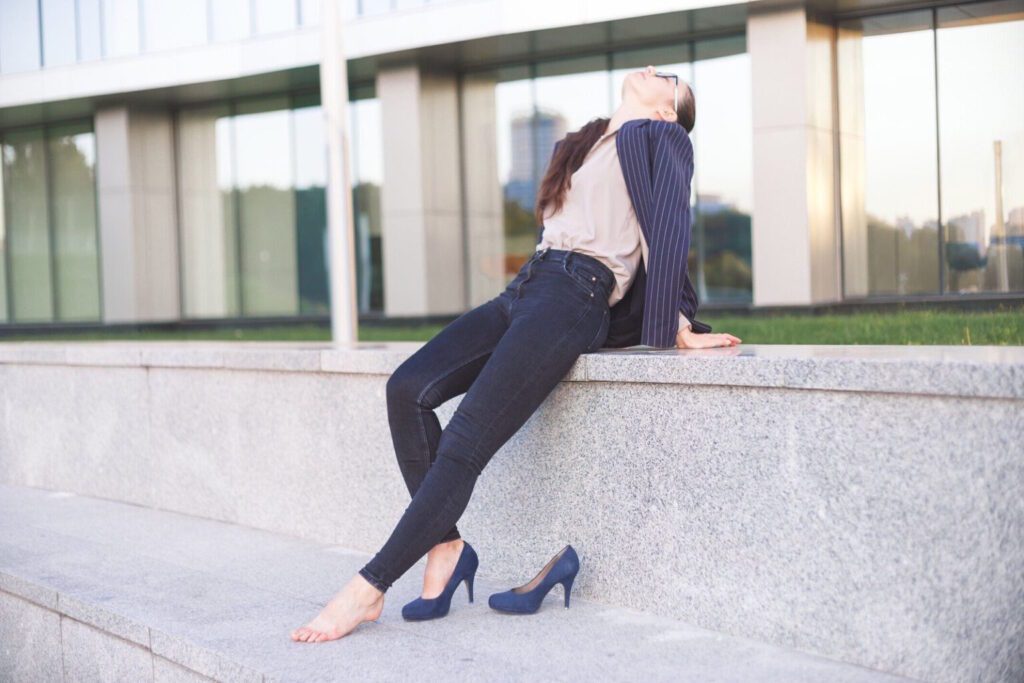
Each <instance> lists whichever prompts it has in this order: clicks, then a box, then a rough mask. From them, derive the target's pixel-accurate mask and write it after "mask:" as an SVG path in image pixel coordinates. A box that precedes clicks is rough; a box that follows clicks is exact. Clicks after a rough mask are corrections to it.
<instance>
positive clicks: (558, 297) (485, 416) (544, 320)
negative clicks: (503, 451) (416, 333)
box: [359, 277, 607, 591]
mask: <svg viewBox="0 0 1024 683" xmlns="http://www.w3.org/2000/svg"><path fill="white" fill-rule="evenodd" d="M574 287H575V288H578V285H576V284H574V283H572V282H570V281H569V280H568V279H567V278H564V277H563V278H553V277H552V278H549V279H548V281H547V282H546V283H545V285H544V288H543V289H539V290H534V291H537V292H538V293H537V294H535V295H533V296H530V297H527V298H521V299H518V300H517V301H516V302H515V307H514V309H513V311H514V313H513V317H512V320H511V324H510V325H509V327H508V330H507V331H505V333H504V334H503V335H502V336H501V338H500V340H499V341H498V343H497V345H496V346H495V347H494V349H493V351H492V352H491V353H490V357H489V358H488V359H487V362H486V363H485V364H484V365H483V368H482V369H481V370H480V373H479V375H478V376H477V378H476V379H475V381H473V382H472V385H471V386H470V388H469V391H468V392H467V393H466V395H465V396H464V397H463V399H462V401H461V403H460V404H459V406H458V408H457V409H456V411H455V413H454V414H453V415H452V418H451V420H450V421H449V423H448V425H446V427H445V428H444V430H443V431H442V432H441V434H440V439H439V442H438V446H437V451H436V459H435V461H434V463H433V465H431V466H430V467H429V469H428V470H427V473H426V476H425V477H424V478H423V480H422V482H421V483H420V484H419V487H418V489H417V491H416V493H415V495H414V496H413V499H412V501H411V502H410V503H409V505H408V507H407V508H406V510H405V512H404V514H403V515H402V517H401V519H400V520H399V521H398V525H397V526H396V527H395V529H394V531H393V532H392V533H391V536H390V537H389V538H388V540H387V541H386V542H385V544H384V546H383V547H382V548H381V549H380V551H379V552H378V553H377V554H376V555H375V556H374V557H373V558H372V559H371V560H370V561H369V562H368V563H367V564H366V565H365V566H363V567H362V568H361V569H360V570H359V573H360V575H362V576H363V578H365V579H366V580H367V581H368V582H370V583H371V584H372V585H374V586H376V587H377V588H378V589H379V590H382V591H387V589H388V588H390V586H391V585H392V584H393V583H394V582H395V581H396V580H397V579H398V578H399V577H400V576H402V575H403V574H404V573H405V572H406V571H408V569H409V568H410V567H412V565H414V564H415V563H416V562H417V561H418V560H419V559H420V558H421V557H423V555H424V554H425V553H427V551H429V550H430V549H431V547H433V546H434V545H435V544H436V543H438V541H439V540H440V539H442V538H443V537H444V536H445V535H446V534H447V533H449V530H451V529H452V528H453V527H454V526H455V523H456V521H458V519H459V517H460V516H461V515H462V513H463V511H464V510H465V508H466V506H467V504H468V502H469V499H470V497H471V495H472V492H473V488H474V486H475V484H476V480H477V478H478V477H479V475H480V474H481V473H482V471H483V468H484V467H485V466H486V465H487V463H488V462H489V461H490V459H491V457H492V456H493V455H494V454H495V453H496V452H497V450H498V449H499V448H500V447H501V446H502V445H503V444H504V443H505V442H506V441H508V439H509V438H511V436H512V435H513V434H514V433H515V432H516V431H518V430H519V428H520V427H521V426H522V425H523V424H524V423H525V422H526V421H527V420H528V419H529V417H530V416H531V415H532V414H533V412H534V411H535V410H536V409H537V408H538V407H539V406H540V404H541V403H542V402H543V401H544V399H545V398H546V397H547V396H548V394H549V393H550V392H551V391H552V390H553V389H554V388H555V387H556V386H557V385H558V383H559V382H560V381H561V380H562V378H563V377H565V375H566V374H567V373H568V372H569V370H570V369H571V368H572V366H573V365H574V364H575V363H576V360H577V358H579V355H580V354H581V353H583V352H584V351H585V350H587V348H588V346H589V345H590V344H592V343H593V341H594V339H595V333H596V332H598V331H599V330H601V329H602V328H601V326H602V323H603V320H604V316H605V313H606V310H603V309H602V308H601V306H600V304H598V303H594V302H593V301H592V300H590V299H589V298H588V297H586V296H579V290H578V289H577V290H575V293H574V290H572V289H571V288H574ZM541 292H543V293H541ZM606 308H607V307H605V309H606ZM471 356H472V354H466V355H465V357H466V358H469V357H471ZM427 394H429V391H428V392H427Z"/></svg>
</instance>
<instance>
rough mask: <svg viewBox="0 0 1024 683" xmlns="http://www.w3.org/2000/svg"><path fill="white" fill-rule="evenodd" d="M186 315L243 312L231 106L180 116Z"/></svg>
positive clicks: (180, 208) (179, 152)
mask: <svg viewBox="0 0 1024 683" xmlns="http://www.w3.org/2000/svg"><path fill="white" fill-rule="evenodd" d="M177 137H178V187H179V193H180V195H179V197H180V199H179V201H180V205H179V210H180V213H181V237H182V246H181V248H182V259H181V261H182V280H183V282H184V291H185V315H186V317H189V318H220V317H235V316H238V315H239V308H238V268H237V265H236V264H237V253H236V249H237V241H236V238H235V236H236V222H235V202H234V180H233V175H234V174H233V169H232V154H231V149H232V130H231V118H230V116H229V112H228V108H227V106H217V107H204V108H201V109H183V110H182V111H181V112H180V113H179V115H178V136H177Z"/></svg>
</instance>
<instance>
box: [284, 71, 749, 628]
mask: <svg viewBox="0 0 1024 683" xmlns="http://www.w3.org/2000/svg"><path fill="white" fill-rule="evenodd" d="M657 73H658V72H656V71H655V70H654V67H653V66H648V67H647V68H646V69H645V70H641V71H636V72H633V73H630V74H629V75H628V76H627V77H626V79H625V82H624V83H623V86H622V103H621V105H620V106H619V108H618V109H617V110H616V111H615V113H614V114H613V115H612V117H611V118H610V119H594V120H592V121H591V122H589V123H588V124H586V125H585V126H583V127H582V128H581V129H580V130H579V131H577V132H575V133H570V134H568V135H567V136H566V138H565V140H562V141H560V142H559V143H558V144H557V145H556V147H555V152H554V154H553V155H552V160H551V163H550V165H549V169H548V172H547V174H546V175H545V177H544V180H543V182H542V185H541V189H540V191H539V193H538V200H537V207H536V209H537V216H538V219H542V220H539V222H540V223H541V225H542V233H541V240H540V243H539V244H538V247H537V249H536V251H535V252H534V254H533V257H531V258H530V259H529V260H528V261H527V262H526V263H525V264H524V265H523V267H522V268H521V269H520V271H519V273H518V274H517V275H516V277H515V278H514V279H513V280H512V281H511V282H509V283H508V285H507V286H506V288H505V290H504V291H503V292H502V293H501V294H499V295H498V296H496V297H494V298H493V299H491V300H490V301H488V302H486V303H484V304H482V305H480V306H478V307H476V308H474V309H473V310H471V311H468V312H467V313H464V314H463V315H461V316H460V317H459V318H457V319H456V320H454V321H453V322H452V323H451V324H449V325H448V326H446V327H445V328H444V329H443V330H441V331H440V332H439V333H438V334H437V335H436V336H434V337H433V338H432V339H431V340H430V341H428V342H427V343H426V344H424V345H423V346H422V347H420V349H419V350H417V351H416V353H414V354H413V355H412V356H410V357H409V358H408V359H407V360H406V361H405V362H404V363H402V365H401V366H399V367H398V368H397V369H396V370H395V372H394V373H393V374H392V375H391V377H390V378H389V379H388V383H387V403H388V420H389V423H390V428H391V435H392V439H393V441H394V444H395V450H396V453H397V457H398V460H399V464H400V466H401V469H402V475H403V477H404V478H405V482H406V486H407V488H408V489H409V493H410V495H411V496H412V501H411V502H410V504H409V506H408V507H407V508H406V510H405V512H404V514H403V515H402V517H401V519H400V520H399V521H398V525H397V526H396V527H395V529H394V531H393V532H392V534H391V536H390V537H389V538H388V540H387V542H386V543H385V544H384V546H383V547H382V548H381V549H380V551H379V552H378V553H377V554H376V555H375V556H374V557H373V558H372V559H371V560H370V561H369V562H368V563H367V564H366V565H365V566H364V567H363V568H361V569H360V570H359V572H358V573H357V574H356V575H355V576H353V577H352V579H351V580H350V581H349V582H348V583H347V584H346V585H345V587H344V588H342V590H341V591H339V592H338V593H337V594H336V595H335V596H334V597H333V598H332V599H331V600H330V602H329V603H328V604H327V606H326V607H324V609H323V610H322V611H321V612H320V613H319V614H318V615H317V616H316V617H315V618H314V619H313V620H311V621H310V622H309V623H308V624H306V625H305V626H302V627H300V628H297V629H295V630H294V631H292V633H291V637H292V639H293V640H296V641H302V642H322V641H325V640H333V639H337V638H341V637H343V636H345V635H347V634H348V633H350V632H352V630H354V629H355V628H356V626H358V625H359V624H360V623H362V622H364V621H372V620H376V619H377V618H378V617H379V616H380V614H381V611H382V610H383V608H384V593H385V592H386V591H387V589H388V588H389V587H390V586H391V585H392V584H393V583H394V581H396V580H397V579H398V578H399V577H400V576H402V575H403V574H404V573H405V572H406V571H407V570H408V569H409V568H411V567H412V565H414V564H415V563H416V562H417V561H418V560H419V558H421V557H423V555H424V554H426V555H427V566H426V572H425V576H424V579H423V592H422V596H421V597H420V598H417V599H416V600H414V601H413V602H412V603H409V604H408V605H406V608H405V609H403V616H405V617H406V618H430V617H433V616H443V614H446V613H447V602H445V603H444V605H443V610H439V609H438V604H439V600H440V599H439V598H438V596H442V595H443V596H444V597H445V598H446V599H447V600H450V595H451V592H452V591H453V590H454V587H457V586H458V585H459V583H460V582H461V581H462V580H465V581H466V582H467V588H468V589H469V591H470V593H469V595H470V599H471V600H472V583H471V582H472V578H473V576H472V573H471V572H475V569H476V566H477V559H476V555H475V553H474V552H472V548H471V547H469V546H468V545H467V544H466V543H465V542H464V541H463V540H462V538H461V537H460V535H459V532H458V529H457V528H456V526H455V523H456V521H457V520H458V519H459V517H460V516H461V515H462V512H463V511H464V510H465V508H466V506H467V504H468V502H469V498H470V495H471V493H472V491H473V487H474V485H475V483H476V479H477V477H478V476H479V475H480V474H481V472H482V470H483V468H484V467H485V466H486V465H487V462H488V461H489V460H490V458H491V456H492V455H493V454H494V453H495V452H496V451H497V450H498V449H499V448H500V447H501V446H502V445H503V444H504V443H505V442H506V441H507V440H508V439H509V438H510V437H511V436H512V435H513V434H514V433H515V432H516V431H517V430H518V429H519V428H520V427H521V426H522V425H523V424H524V423H525V422H526V420H527V419H528V418H529V417H530V415H532V414H533V412H534V411H535V410H536V408H537V407H538V406H539V405H540V404H541V403H542V402H543V401H544V399H545V397H546V396H547V395H548V394H549V393H550V392H551V391H552V390H553V389H554V388H555V387H556V386H557V385H558V383H559V382H560V381H561V380H562V378H563V377H564V376H565V375H566V374H567V373H568V371H569V370H570V369H571V368H572V366H573V365H574V364H575V363H576V361H577V359H578V358H579V355H580V354H582V353H589V352H593V351H597V350H598V349H599V348H602V347H603V346H622V345H630V344H635V343H637V342H638V341H639V343H642V344H644V345H649V346H655V347H659V348H666V347H667V348H671V347H672V346H675V347H677V348H708V347H716V346H733V345H735V344H738V343H739V342H740V339H739V338H737V337H735V336H733V335H731V334H728V333H720V334H710V329H711V328H710V327H709V326H707V325H705V324H704V323H700V322H699V321H697V320H695V319H694V318H693V314H694V313H695V312H696V296H695V295H694V293H693V288H692V285H690V282H689V279H688V277H687V276H686V268H685V264H686V254H687V251H688V249H689V237H690V235H689V232H690V229H689V210H688V209H689V186H690V179H691V176H692V172H693V167H692V159H693V152H692V146H691V145H690V140H689V136H688V134H689V132H690V131H691V130H692V128H693V122H694V118H695V117H694V111H695V109H694V99H693V93H692V91H690V89H689V86H686V87H685V88H684V90H683V92H682V93H681V94H682V101H681V102H680V101H679V95H680V92H679V83H678V80H677V79H676V78H674V77H668V78H665V77H660V76H658V75H656V74H657ZM683 85H684V86H685V84H683ZM648 124H650V125H648ZM620 129H621V131H622V133H623V137H622V138H620V139H618V140H615V139H614V138H615V137H616V136H617V134H618V133H619V131H620ZM623 157H625V158H623ZM638 160H642V163H638ZM644 165H647V166H648V170H647V171H643V170H642V167H643V166H644ZM638 169H640V170H638ZM652 179H653V180H652ZM570 181H572V182H570ZM634 207H636V208H637V210H635V211H634ZM641 225H643V227H642V228H641ZM645 232H646V233H647V235H646V238H645V235H644V233H645ZM648 239H650V242H651V244H650V249H649V250H648V244H647V240H648ZM648 255H649V256H650V260H648ZM641 258H642V261H643V264H644V267H643V268H641V267H640V262H641ZM638 284H640V285H643V289H644V291H643V292H642V296H641V295H638V296H632V295H634V294H636V291H635V289H634V288H635V287H636V286H637V285H638ZM637 311H639V312H640V315H639V316H637V315H636V312H637ZM677 314H678V317H677ZM687 314H688V315H687ZM696 329H702V330H704V333H698V332H697V331H695V330H696ZM673 340H674V344H673ZM462 393H465V394H466V395H465V396H464V397H463V399H462V401H461V403H460V404H459V406H458V408H457V409H456V411H455V413H454V415H453V416H452V418H451V420H450V421H449V423H448V425H447V426H446V427H445V428H444V430H442V429H441V426H440V423H439V421H438V419H437V416H436V414H435V413H434V408H436V407H438V406H440V405H441V404H442V403H444V402H445V401H447V400H449V399H450V398H453V397H455V396H458V395H460V394H462ZM568 548H569V546H567V549H568ZM564 552H565V550H563V553H564ZM560 555H561V553H560ZM573 555H574V553H573ZM556 557H557V556H556ZM554 559H555V558H553V560H554ZM551 564H552V563H549V566H548V567H546V568H545V570H547V569H549V568H550V566H551ZM540 578H541V575H540V574H539V575H538V577H536V578H535V579H534V581H533V582H531V584H528V585H536V583H537V581H538V579H540ZM563 585H564V586H565V588H566V589H568V588H569V586H571V578H568V583H564V584H563ZM493 597H495V596H492V598H493ZM491 604H492V606H495V603H494V602H493V601H492V602H491ZM566 606H568V591H567V592H566Z"/></svg>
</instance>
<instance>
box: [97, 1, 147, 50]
mask: <svg viewBox="0 0 1024 683" xmlns="http://www.w3.org/2000/svg"><path fill="white" fill-rule="evenodd" d="M103 46H104V50H103V55H104V56H105V57H121V56H124V55H136V54H138V53H139V0H103Z"/></svg>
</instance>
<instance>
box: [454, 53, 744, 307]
mask: <svg viewBox="0 0 1024 683" xmlns="http://www.w3.org/2000/svg"><path fill="white" fill-rule="evenodd" d="M647 64H654V65H655V66H657V67H658V68H659V69H662V70H667V71H673V72H675V73H678V74H679V76H680V78H682V79H683V80H685V81H687V82H689V83H690V84H691V86H692V88H693V91H694V95H695V98H696V101H697V121H696V125H695V127H694V129H693V132H692V138H693V143H694V153H695V155H696V162H695V163H696V168H695V172H694V189H693V192H692V193H691V206H692V210H693V211H694V218H695V220H694V234H693V239H692V240H691V252H690V263H689V272H690V278H691V280H692V281H693V283H694V286H695V287H697V289H698V293H699V295H700V296H701V298H702V300H704V301H734V302H749V301H750V300H751V298H752V284H753V279H752V270H751V262H752V254H751V237H750V229H751V220H750V216H751V211H752V194H753V190H752V187H753V179H752V173H753V161H752V150H753V142H752V123H751V102H750V90H751V83H750V59H749V55H748V54H747V53H746V41H745V39H744V37H743V36H736V37H729V38H721V39H715V40H707V41H698V42H694V43H690V42H680V43H676V44H673V45H671V46H666V47H658V48H646V49H642V50H630V51H618V52H611V53H602V54H599V55H592V56H585V57H575V58H571V59H562V60H552V61H544V62H537V63H533V64H527V65H521V66H509V67H504V68H500V69H494V70H489V71H487V72H474V73H471V74H467V75H466V78H465V79H464V82H465V83H467V84H468V85H467V86H466V87H468V88H472V90H473V91H474V92H476V91H478V90H479V88H480V86H481V84H482V83H486V82H487V81H492V82H493V90H494V95H493V103H492V104H490V105H486V106H492V107H493V110H494V111H493V114H487V113H486V110H485V108H484V106H482V105H481V104H480V99H479V97H478V96H477V95H473V96H472V97H465V98H464V102H472V104H471V105H468V106H469V108H468V109H467V108H466V105H464V112H463V120H464V121H466V124H465V125H466V127H467V130H466V131H465V144H466V146H467V147H469V148H474V150H475V149H476V148H478V147H487V146H490V147H495V148H496V153H495V154H494V155H493V159H492V158H490V157H488V156H487V155H481V154H479V153H478V152H476V151H473V152H472V153H468V154H467V155H466V159H465V165H466V168H467V175H469V176H473V177H491V176H496V181H497V183H498V184H499V185H500V188H501V197H502V199H501V203H502V231H503V239H502V240H501V241H500V242H496V243H494V245H493V247H491V248H490V249H472V248H471V249H470V250H469V253H470V254H471V255H472V256H471V259H472V261H473V263H471V268H472V269H474V270H475V271H476V272H484V271H487V270H493V265H492V264H493V263H495V262H499V261H500V262H501V263H503V268H504V272H503V273H502V274H501V275H500V276H499V279H504V280H505V281H507V279H508V278H510V277H512V276H513V275H514V274H515V272H516V271H517V270H518V269H519V267H520V266H521V265H522V263H523V261H524V260H525V259H527V258H528V257H529V255H530V253H531V252H532V251H533V249H534V247H535V244H536V241H537V228H538V226H537V224H536V221H535V219H534V216H533V207H534V203H535V199H536V194H537V188H538V185H539V183H540V180H541V178H542V177H543V175H544V173H545V171H546V170H547V164H548V161H549V160H550V157H551V151H552V148H553V146H554V143H555V142H556V141H557V140H559V139H561V138H563V137H564V136H565V134H566V133H567V132H570V131H574V130H578V129H579V128H580V127H581V126H582V125H584V124H585V123H587V122H588V121H590V120H591V119H593V118H596V117H608V116H611V114H612V113H613V112H614V111H615V109H616V108H617V107H618V105H619V102H620V101H621V93H622V84H623V81H624V79H625V77H626V75H627V74H628V73H629V72H630V71H633V70H636V69H639V68H643V67H644V66H646V65H647ZM489 163H495V164H496V165H497V170H496V173H495V172H494V171H493V170H489V169H487V168H485V167H484V166H483V165H485V164H489ZM470 239H474V237H473V236H472V235H471V237H470ZM495 250H499V251H500V252H501V253H493V252H494V251H495ZM492 275H493V273H492ZM472 276H473V273H471V281H472Z"/></svg>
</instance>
